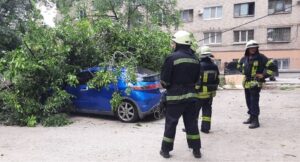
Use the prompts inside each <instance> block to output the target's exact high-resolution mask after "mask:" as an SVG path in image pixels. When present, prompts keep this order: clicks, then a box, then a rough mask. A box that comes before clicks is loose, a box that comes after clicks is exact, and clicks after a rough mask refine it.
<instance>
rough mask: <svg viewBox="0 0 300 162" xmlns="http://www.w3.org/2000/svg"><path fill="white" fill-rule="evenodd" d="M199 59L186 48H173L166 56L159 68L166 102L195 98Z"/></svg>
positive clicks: (178, 101)
mask: <svg viewBox="0 0 300 162" xmlns="http://www.w3.org/2000/svg"><path fill="white" fill-rule="evenodd" d="M199 66H200V65H199V60H198V58H197V57H196V56H195V54H194V53H193V51H192V50H191V49H190V48H188V47H186V48H179V49H178V50H175V51H174V52H173V53H172V54H171V55H170V56H169V57H167V58H166V60H165V62H164V65H163V67H162V70H161V84H162V86H163V87H164V88H166V89H167V95H166V100H167V102H168V103H180V102H183V101H188V100H195V99H196V92H195V84H196V82H197V80H198V78H199V73H200V69H199Z"/></svg>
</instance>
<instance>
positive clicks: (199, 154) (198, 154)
mask: <svg viewBox="0 0 300 162" xmlns="http://www.w3.org/2000/svg"><path fill="white" fill-rule="evenodd" d="M193 155H194V157H195V158H201V152H200V149H193Z"/></svg>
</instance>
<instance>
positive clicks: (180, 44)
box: [160, 31, 201, 158]
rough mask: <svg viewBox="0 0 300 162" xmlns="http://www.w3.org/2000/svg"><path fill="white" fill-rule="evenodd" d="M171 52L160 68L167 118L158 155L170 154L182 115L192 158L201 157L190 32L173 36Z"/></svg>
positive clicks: (195, 61)
mask: <svg viewBox="0 0 300 162" xmlns="http://www.w3.org/2000/svg"><path fill="white" fill-rule="evenodd" d="M172 41H173V45H174V46H175V47H174V49H175V50H174V52H173V53H172V54H171V55H170V56H168V57H167V58H166V60H165V62H164V65H163V67H162V70H161V84H162V86H163V87H164V88H166V91H167V92H166V101H167V104H166V122H165V131H164V137H163V140H162V146H161V151H160V155H161V156H163V157H164V158H169V157H170V154H169V152H170V151H172V150H173V145H174V139H175V134H176V126H177V123H178V120H179V118H180V117H181V116H183V122H184V126H185V128H186V138H187V143H188V147H189V148H192V149H193V155H194V157H195V158H200V157H201V152H200V148H201V142H200V135H199V129H198V123H197V118H198V116H197V112H198V110H197V107H196V103H197V102H198V99H197V96H196V95H197V94H196V91H195V84H196V82H197V80H198V78H199V74H200V68H199V66H200V65H199V60H198V58H197V57H196V56H195V54H194V52H193V50H191V48H190V47H191V44H192V35H191V33H189V32H186V31H178V32H176V33H175V34H174V36H173V38H172Z"/></svg>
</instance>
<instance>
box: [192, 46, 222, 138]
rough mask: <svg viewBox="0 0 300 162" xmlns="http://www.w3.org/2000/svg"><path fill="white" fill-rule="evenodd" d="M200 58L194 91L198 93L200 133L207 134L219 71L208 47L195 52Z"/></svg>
mask: <svg viewBox="0 0 300 162" xmlns="http://www.w3.org/2000/svg"><path fill="white" fill-rule="evenodd" d="M196 52H197V53H198V54H199V55H200V56H199V57H200V69H201V70H200V79H199V82H198V83H197V86H196V89H197V91H198V92H199V98H200V102H199V107H200V109H199V111H200V110H201V108H202V124H201V132H204V133H209V130H210V127H211V114H212V102H213V97H215V96H216V90H217V89H218V85H219V82H220V80H219V74H220V72H219V69H218V66H217V65H216V64H215V63H214V61H213V55H212V53H211V50H210V48H209V47H208V46H203V47H201V48H199V49H198V50H197V51H196Z"/></svg>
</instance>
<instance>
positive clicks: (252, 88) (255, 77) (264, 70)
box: [237, 40, 275, 129]
mask: <svg viewBox="0 0 300 162" xmlns="http://www.w3.org/2000/svg"><path fill="white" fill-rule="evenodd" d="M258 48H259V45H258V43H257V42H256V41H254V40H250V41H249V42H247V44H246V51H245V55H244V57H243V58H241V59H240V60H239V62H238V64H237V68H238V69H239V70H240V71H241V72H242V73H243V75H244V76H245V78H244V82H243V86H244V88H245V97H246V103H247V107H248V114H249V115H250V117H249V118H248V119H247V120H246V121H245V122H243V123H244V124H250V126H249V128H250V129H253V128H258V127H259V120H258V116H259V113H260V110H259V93H260V90H261V88H262V84H263V83H264V82H265V78H267V77H270V76H272V75H273V72H274V70H275V66H274V64H273V61H272V60H269V59H268V58H267V57H266V56H265V55H263V54H261V53H259V50H258Z"/></svg>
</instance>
